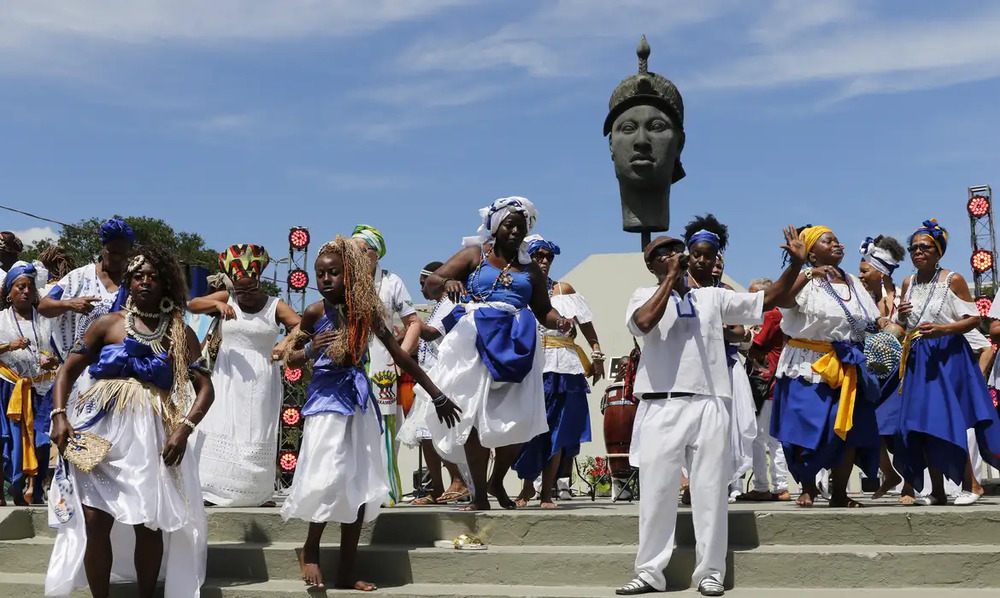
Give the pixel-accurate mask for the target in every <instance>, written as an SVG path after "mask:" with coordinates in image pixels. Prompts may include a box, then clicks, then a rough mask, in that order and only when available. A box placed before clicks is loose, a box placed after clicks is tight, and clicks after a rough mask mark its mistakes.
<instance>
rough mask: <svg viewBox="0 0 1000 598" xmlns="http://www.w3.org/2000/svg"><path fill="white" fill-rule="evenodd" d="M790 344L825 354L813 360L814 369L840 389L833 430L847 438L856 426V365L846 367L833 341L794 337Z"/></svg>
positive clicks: (830, 383)
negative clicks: (839, 357) (834, 347)
mask: <svg viewBox="0 0 1000 598" xmlns="http://www.w3.org/2000/svg"><path fill="white" fill-rule="evenodd" d="M788 346H789V347H795V348H796V349H808V350H809V351H815V352H817V353H823V354H824V355H823V356H822V357H820V358H819V359H817V360H816V361H815V362H813V364H812V370H813V371H814V372H816V373H817V374H819V376H820V378H822V379H823V382H826V383H827V384H829V385H830V388H834V389H836V388H839V389H840V402H839V403H838V404H837V418H836V419H835V420H834V424H833V431H834V433H836V434H837V436H839V437H840V438H841V439H842V440H847V433H848V432H850V431H851V428H852V427H853V426H854V401H855V399H856V398H857V395H858V370H857V368H856V367H855V366H854V365H850V366H848V367H844V364H842V363H840V359H838V358H837V352H836V351H834V350H833V344H832V343H827V342H823V341H811V340H806V339H802V338H793V339H792V340H790V341H788Z"/></svg>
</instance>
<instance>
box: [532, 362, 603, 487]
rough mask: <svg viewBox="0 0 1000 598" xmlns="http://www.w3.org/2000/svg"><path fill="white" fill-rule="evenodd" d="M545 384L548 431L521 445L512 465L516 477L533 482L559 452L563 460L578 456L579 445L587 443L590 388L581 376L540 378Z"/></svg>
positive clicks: (550, 374)
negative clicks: (519, 453) (522, 448)
mask: <svg viewBox="0 0 1000 598" xmlns="http://www.w3.org/2000/svg"><path fill="white" fill-rule="evenodd" d="M542 379H543V381H544V384H545V415H546V420H547V421H548V424H549V431H548V432H545V433H544V434H539V435H538V436H535V437H534V438H532V439H531V441H529V442H528V443H527V444H525V445H524V450H522V451H521V456H520V457H519V458H518V459H517V462H516V463H514V470H515V471H516V472H517V477H519V478H521V479H522V480H534V479H536V478H537V477H538V476H539V475H541V473H542V470H543V469H545V465H546V463H548V462H549V459H551V458H552V457H554V456H555V455H556V454H558V453H559V452H560V451H561V452H562V458H563V460H571V459H573V458H574V457H576V456H577V455H579V454H580V445H581V444H582V443H584V442H590V407H589V406H588V405H587V394H589V393H590V387H589V386H588V385H587V378H586V377H585V376H584V375H583V374H559V373H556V372H545V373H544V374H542Z"/></svg>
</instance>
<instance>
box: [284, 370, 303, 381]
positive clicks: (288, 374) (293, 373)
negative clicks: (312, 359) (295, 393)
mask: <svg viewBox="0 0 1000 598" xmlns="http://www.w3.org/2000/svg"><path fill="white" fill-rule="evenodd" d="M301 379H302V368H285V380H288V381H289V382H291V383H292V384H295V383H296V382H298V381H299V380H301Z"/></svg>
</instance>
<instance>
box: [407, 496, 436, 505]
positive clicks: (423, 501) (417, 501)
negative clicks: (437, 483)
mask: <svg viewBox="0 0 1000 598" xmlns="http://www.w3.org/2000/svg"><path fill="white" fill-rule="evenodd" d="M442 498H443V496H442ZM437 504H442V501H440V500H436V499H435V498H434V497H433V496H431V495H430V494H428V495H427V496H421V497H420V498H414V499H413V500H412V501H410V506H413V507H426V506H428V505H437Z"/></svg>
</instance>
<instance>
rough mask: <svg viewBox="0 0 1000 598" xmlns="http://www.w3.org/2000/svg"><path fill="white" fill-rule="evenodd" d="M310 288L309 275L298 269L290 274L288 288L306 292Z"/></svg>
mask: <svg viewBox="0 0 1000 598" xmlns="http://www.w3.org/2000/svg"><path fill="white" fill-rule="evenodd" d="M308 286H309V273H308V272H306V271H305V270H302V269H301V268H296V269H295V270H292V271H291V272H289V273H288V287H289V288H290V289H292V290H293V291H304V290H306V287H308Z"/></svg>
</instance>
